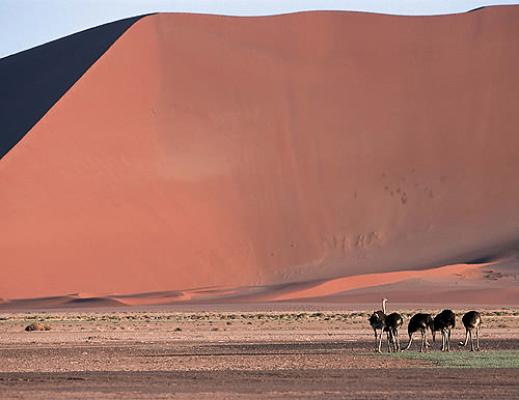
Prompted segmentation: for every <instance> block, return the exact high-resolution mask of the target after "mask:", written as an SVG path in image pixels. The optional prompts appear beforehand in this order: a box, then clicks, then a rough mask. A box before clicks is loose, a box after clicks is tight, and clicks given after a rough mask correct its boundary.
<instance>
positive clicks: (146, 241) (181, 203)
mask: <svg viewBox="0 0 519 400" xmlns="http://www.w3.org/2000/svg"><path fill="white" fill-rule="evenodd" d="M517 21H519V7H517V6H510V7H495V8H487V9H483V10H479V11H477V12H472V13H467V14H460V15H451V16H441V17H394V16H383V15H374V14H362V13H346V12H311V13H300V14H291V15H283V16H273V17H261V18H233V17H221V16H203V15H186V14H159V15H154V16H148V17H145V18H143V19H141V20H139V21H138V22H137V23H135V24H134V25H133V26H132V27H131V28H130V29H129V30H128V31H127V32H126V33H125V34H124V35H123V36H122V37H121V38H120V39H119V40H118V41H117V42H116V43H115V44H114V45H113V46H112V47H111V48H110V49H109V50H108V52H107V53H106V54H105V55H104V56H103V57H102V58H101V59H100V60H98V61H97V62H96V63H95V64H94V65H93V66H92V67H91V68H90V69H89V70H88V71H87V73H86V74H85V75H84V76H83V77H82V78H81V79H80V80H79V81H78V82H77V83H76V84H75V85H74V86H73V87H72V88H71V89H70V90H69V92H68V93H66V94H65V96H64V97H63V98H62V99H61V100H60V101H59V102H58V103H57V104H55V106H54V107H53V108H52V109H51V110H50V111H49V112H48V113H47V114H46V116H45V117H44V118H43V119H42V120H41V121H40V122H39V123H38V124H37V125H36V126H35V127H34V128H33V129H32V130H31V131H30V132H29V133H28V134H27V135H26V136H25V137H24V138H23V140H22V141H21V142H20V143H19V144H18V145H17V146H16V147H14V149H12V150H11V151H10V152H9V153H8V154H7V155H6V156H5V157H4V158H3V159H2V160H1V162H0V182H1V183H2V184H1V185H0V221H2V229H1V230H0V254H2V266H1V268H0V296H1V297H4V298H22V297H40V296H51V295H56V294H63V293H71V292H92V293H96V294H113V293H139V292H152V291H155V292H156V291H166V290H176V289H182V288H186V287H206V286H223V287H227V288H229V287H230V288H232V287H242V286H261V285H272V284H284V283H290V282H302V281H313V280H323V279H332V278H337V277H342V276H353V275H357V274H370V273H375V274H376V273H384V272H391V271H398V270H408V269H412V270H420V269H424V268H428V267H431V266H435V265H445V264H450V263H460V262H466V261H469V260H470V259H472V258H478V257H482V256H487V255H495V254H499V253H501V252H504V251H506V250H507V249H508V248H510V247H513V244H514V243H515V242H516V241H517V239H519V235H518V233H519V230H518V227H519V214H518V213H517V204H518V203H519V186H518V185H517V184H516V182H517V171H518V170H519V157H518V156H517V154H518V148H519V136H518V135H517V127H518V126H519V113H518V112H517V110H518V109H519V79H517V71H518V70H519V52H518V51H517V40H516V38H517V37H518V34H519V24H518V23H517ZM467 268H468V267H467ZM406 274H412V273H406ZM406 276H408V275H406ZM417 276H420V275H419V274H417ZM380 277H381V276H380V275H371V276H370V277H369V279H373V280H377V279H381V278H380ZM358 279H368V278H365V277H364V278H358ZM348 282H351V281H348ZM373 284H374V285H376V284H377V282H375V281H373ZM323 285H324V286H321V288H323V287H331V286H330V285H334V284H333V283H330V284H323ZM326 285H328V286H326ZM303 293H304V292H303ZM416 295H417V296H418V295H419V293H418V294H416ZM305 296H306V294H305ZM376 297H377V299H378V295H377V296H376ZM288 298H289V297H288Z"/></svg>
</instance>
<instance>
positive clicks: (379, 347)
mask: <svg viewBox="0 0 519 400" xmlns="http://www.w3.org/2000/svg"><path fill="white" fill-rule="evenodd" d="M383 334H384V329H381V330H380V336H379V340H378V352H379V353H382V335H383Z"/></svg>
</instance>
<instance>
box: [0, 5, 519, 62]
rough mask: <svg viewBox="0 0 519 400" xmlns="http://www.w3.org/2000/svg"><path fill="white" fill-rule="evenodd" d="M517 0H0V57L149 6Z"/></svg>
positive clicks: (447, 9) (268, 9)
mask: <svg viewBox="0 0 519 400" xmlns="http://www.w3.org/2000/svg"><path fill="white" fill-rule="evenodd" d="M518 3H519V0H501V1H492V0H487V1H478V0H191V1H188V0H0V58H1V57H5V56H8V55H10V54H14V53H17V52H19V51H22V50H26V49H29V48H31V47H34V46H37V45H40V44H43V43H46V42H49V41H51V40H54V39H57V38H60V37H63V36H66V35H69V34H71V33H74V32H78V31H81V30H84V29H87V28H91V27H93V26H97V25H101V24H103V23H106V22H111V21H115V20H118V19H122V18H126V17H131V16H135V15H140V14H147V13H150V12H166V11H170V12H174V11H177V12H197V13H211V14H226V15H268V14H279V13H287V12H294V11H303V10H354V11H371V12H380V13H386V14H400V15H430V14H447V13H456V12H463V11H467V10H470V9H473V8H477V7H481V6H484V5H494V4H518ZM518 23H519V21H518Z"/></svg>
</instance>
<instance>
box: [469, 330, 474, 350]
mask: <svg viewBox="0 0 519 400" xmlns="http://www.w3.org/2000/svg"><path fill="white" fill-rule="evenodd" d="M469 336H470V351H474V339H473V338H472V329H469Z"/></svg>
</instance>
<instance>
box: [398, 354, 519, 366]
mask: <svg viewBox="0 0 519 400" xmlns="http://www.w3.org/2000/svg"><path fill="white" fill-rule="evenodd" d="M390 357H398V358H404V359H408V360H421V361H428V362H432V363H433V364H435V365H437V366H438V367H443V368H519V351H516V350H489V351H481V352H469V351H455V352H450V353H445V352H428V353H419V352H415V351H404V352H400V353H392V354H391V355H390Z"/></svg>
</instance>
